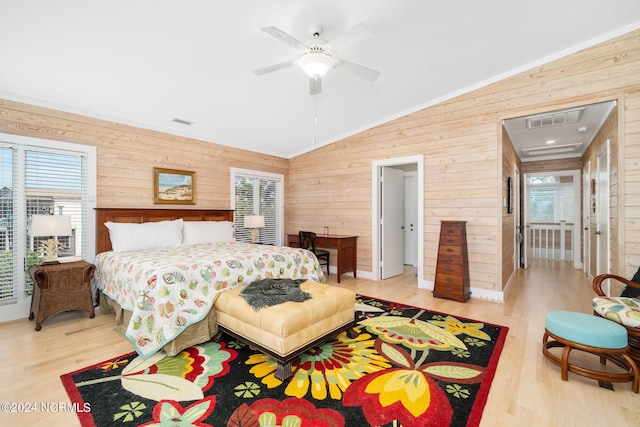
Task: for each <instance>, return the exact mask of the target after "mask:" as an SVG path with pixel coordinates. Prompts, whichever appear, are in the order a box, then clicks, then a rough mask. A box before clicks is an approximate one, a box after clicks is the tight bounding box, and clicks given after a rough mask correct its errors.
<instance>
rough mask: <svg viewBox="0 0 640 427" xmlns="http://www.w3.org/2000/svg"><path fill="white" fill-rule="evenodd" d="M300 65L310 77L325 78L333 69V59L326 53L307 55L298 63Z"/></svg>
mask: <svg viewBox="0 0 640 427" xmlns="http://www.w3.org/2000/svg"><path fill="white" fill-rule="evenodd" d="M298 65H299V66H300V68H302V71H304V72H305V73H306V74H307V76H309V77H324V76H325V74H327V71H329V68H331V67H333V59H332V58H331V57H330V56H327V55H326V54H324V53H313V52H311V53H307V54H306V55H303V56H302V57H301V58H300V60H299V61H298Z"/></svg>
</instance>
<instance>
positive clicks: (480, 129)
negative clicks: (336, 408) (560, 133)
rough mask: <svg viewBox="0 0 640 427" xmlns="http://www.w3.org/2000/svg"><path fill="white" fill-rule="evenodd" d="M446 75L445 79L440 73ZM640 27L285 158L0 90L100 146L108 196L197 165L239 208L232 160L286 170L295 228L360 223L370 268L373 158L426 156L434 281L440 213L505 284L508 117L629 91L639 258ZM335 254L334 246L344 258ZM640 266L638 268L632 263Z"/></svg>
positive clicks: (207, 202) (625, 170)
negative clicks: (463, 230)
mask: <svg viewBox="0 0 640 427" xmlns="http://www.w3.org/2000/svg"><path fill="white" fill-rule="evenodd" d="M434 84H437V82H434ZM639 91H640V31H634V32H631V33H629V34H626V35H623V36H621V37H618V38H616V39H613V40H610V41H607V42H605V43H602V44H600V45H598V46H595V47H592V48H589V49H585V50H583V51H580V52H577V53H575V54H572V55H569V56H567V57H565V58H562V59H559V60H556V61H553V62H550V63H547V64H545V65H543V66H540V67H536V68H535V69H532V70H529V71H526V72H523V73H520V74H518V75H516V76H514V77H511V78H508V79H505V80H503V81H500V82H497V83H494V84H491V85H488V86H485V87H483V88H480V89H478V90H475V91H473V92H470V93H467V94H464V95H461V96H458V97H456V98H453V99H451V100H448V101H446V102H442V103H440V104H437V105H434V106H431V107H428V108H425V109H423V110H421V111H417V112H415V113H412V114H409V115H407V116H404V117H401V118H398V119H396V120H393V121H390V122H388V123H385V124H383V125H380V126H376V127H373V128H371V129H369V130H367V131H364V132H361V133H358V134H356V135H353V136H350V137H348V138H345V139H343V140H341V141H338V142H336V143H333V144H330V145H328V146H325V147H320V148H318V149H316V150H314V151H311V152H309V153H306V154H304V155H301V156H298V157H295V158H292V159H282V158H277V157H273V156H268V155H264V154H260V153H252V152H247V151H244V150H238V149H234V148H229V147H225V146H221V145H217V144H211V143H208V142H204V141H197V140H193V139H188V138H182V137H178V136H172V135H167V134H163V133H160V132H155V131H149V130H143V129H138V128H134V127H131V126H127V125H122V124H117V123H110V122H106V121H102V120H97V119H91V118H87V117H82V116H79V115H75V114H69V113H65V112H61V111H55V110H50V109H46V108H40V107H35V106H30V105H25V104H21V103H16V102H11V101H3V100H0V132H6V133H12V134H20V135H27V136H33V137H40V138H46V139H53V140H60V141H67V142H76V143H83V144H90V145H95V146H96V147H97V149H98V175H99V176H98V205H99V206H101V207H108V206H119V207H127V206H135V207H145V206H151V205H152V204H153V197H152V191H151V189H152V182H153V177H152V169H153V167H154V166H157V167H165V168H176V169H185V170H192V171H195V172H196V173H197V176H198V178H197V179H198V194H197V206H198V207H212V208H228V207H229V200H230V195H229V189H230V183H229V168H230V167H239V168H246V169H255V170H262V171H266V172H273V173H282V174H284V175H285V189H286V196H285V197H286V198H285V215H286V220H285V232H286V233H291V232H297V231H298V230H300V229H302V228H306V229H311V230H318V231H321V230H322V227H323V226H324V225H328V226H329V227H331V232H332V233H336V234H358V235H359V236H360V239H359V244H358V269H359V270H361V271H365V272H366V271H371V269H372V241H371V240H372V235H371V233H372V232H371V227H372V224H371V214H372V212H371V209H372V206H371V197H372V194H371V185H372V183H371V176H372V170H371V168H372V166H371V164H372V161H374V160H382V159H389V158H395V157H402V156H409V155H423V156H424V158H425V180H424V188H425V190H424V201H425V217H424V219H423V221H424V249H425V253H424V259H423V260H422V262H423V266H424V276H423V277H422V279H423V280H425V281H433V276H434V273H435V261H436V250H437V239H438V233H439V225H440V220H451V219H460V220H466V221H468V222H467V233H468V239H469V252H470V254H469V258H470V273H471V286H472V287H475V288H477V289H486V290H489V291H498V292H500V291H502V287H503V284H504V282H503V279H504V278H503V277H502V276H504V275H505V274H506V273H505V272H503V270H502V268H503V264H504V262H505V261H504V256H503V248H502V246H503V241H502V240H503V238H504V237H503V236H502V231H503V229H504V227H505V226H504V225H503V213H502V197H503V173H502V169H503V168H505V166H504V165H503V152H502V149H501V148H500V141H501V137H502V132H501V120H502V119H507V118H512V117H518V116H522V115H526V114H537V113H542V112H546V111H551V110H556V109H560V108H568V107H573V106H578V105H584V104H588V103H592V102H599V101H604V100H610V99H623V98H624V100H625V108H624V112H623V113H622V114H620V115H619V117H620V119H619V120H620V122H619V123H620V135H621V143H620V146H619V149H620V152H621V153H624V156H622V155H621V156H619V157H618V162H619V164H618V167H619V171H620V174H621V176H620V179H619V181H618V182H619V205H618V210H619V212H620V214H619V216H620V217H621V218H624V222H622V221H620V223H619V230H618V236H619V239H620V243H619V248H620V254H619V264H624V269H625V275H627V276H629V271H630V270H631V269H632V266H634V265H635V266H637V265H639V264H640V243H639V242H640V200H639V199H640V190H638V189H639V188H640V172H638V169H639V168H638V166H639V164H638V163H640V99H639V96H640V95H639ZM334 259H335V257H334ZM633 269H634V271H635V268H633Z"/></svg>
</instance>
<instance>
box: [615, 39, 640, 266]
mask: <svg viewBox="0 0 640 427" xmlns="http://www.w3.org/2000/svg"><path fill="white" fill-rule="evenodd" d="M636 37H637V38H640V35H638V34H636ZM639 68H640V67H639ZM636 72H637V73H638V74H640V71H638V70H636ZM637 89H638V90H637V91H636V92H632V93H627V95H626V96H625V98H624V112H623V114H622V115H621V116H622V119H621V120H620V121H619V123H620V126H622V127H623V129H624V130H623V131H622V132H621V135H622V140H621V141H620V142H619V145H618V149H619V151H618V160H617V165H618V168H619V176H618V191H617V193H616V194H617V195H618V203H617V205H618V218H619V219H620V220H619V223H618V232H619V235H618V239H619V240H618V242H617V243H618V251H619V257H618V260H617V263H616V264H613V265H615V266H616V270H615V273H616V274H619V275H622V276H624V277H626V278H631V277H633V275H634V273H635V272H636V271H637V270H638V267H640V88H637Z"/></svg>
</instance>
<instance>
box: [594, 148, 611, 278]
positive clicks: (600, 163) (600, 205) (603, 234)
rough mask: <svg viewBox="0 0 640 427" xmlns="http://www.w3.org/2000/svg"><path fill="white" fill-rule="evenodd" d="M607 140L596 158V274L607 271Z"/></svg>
mask: <svg viewBox="0 0 640 427" xmlns="http://www.w3.org/2000/svg"><path fill="white" fill-rule="evenodd" d="M609 215H610V214H609V140H607V142H606V143H605V144H603V145H602V148H601V149H600V151H599V152H598V157H597V158H596V228H597V229H596V254H597V255H596V256H597V258H598V260H597V270H596V274H606V273H609Z"/></svg>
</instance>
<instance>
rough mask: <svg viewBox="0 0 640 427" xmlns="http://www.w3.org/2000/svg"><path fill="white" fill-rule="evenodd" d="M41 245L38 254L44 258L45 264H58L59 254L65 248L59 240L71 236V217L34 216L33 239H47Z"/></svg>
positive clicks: (32, 222) (32, 218) (32, 224)
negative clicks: (60, 237)
mask: <svg viewBox="0 0 640 427" xmlns="http://www.w3.org/2000/svg"><path fill="white" fill-rule="evenodd" d="M46 236H48V237H49V239H47V240H45V241H43V242H42V243H40V247H39V248H38V253H39V254H40V255H41V256H42V257H44V262H43V264H51V263H57V262H58V253H59V252H60V250H61V249H63V248H64V246H63V245H62V243H60V242H59V241H58V239H57V237H59V236H71V217H70V216H66V215H32V216H31V237H46Z"/></svg>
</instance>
